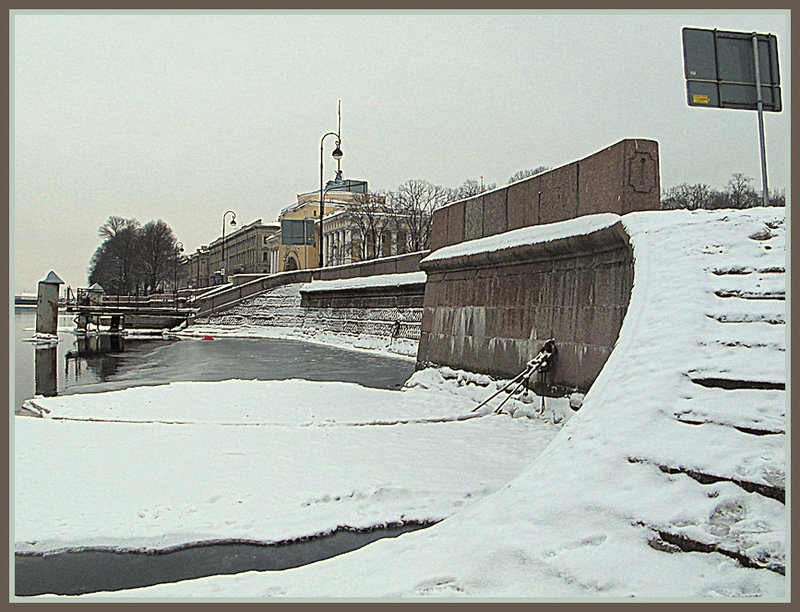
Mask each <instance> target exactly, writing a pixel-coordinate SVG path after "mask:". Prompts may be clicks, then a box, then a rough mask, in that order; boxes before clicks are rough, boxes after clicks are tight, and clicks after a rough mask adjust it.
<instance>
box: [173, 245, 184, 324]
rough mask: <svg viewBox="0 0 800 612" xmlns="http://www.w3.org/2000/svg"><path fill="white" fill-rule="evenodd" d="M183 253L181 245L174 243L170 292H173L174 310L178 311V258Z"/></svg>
mask: <svg viewBox="0 0 800 612" xmlns="http://www.w3.org/2000/svg"><path fill="white" fill-rule="evenodd" d="M181 253H183V243H182V242H176V243H175V263H174V264H173V267H172V269H173V274H172V290H173V291H174V292H175V296H174V302H175V310H178V258H179V257H180V254H181Z"/></svg>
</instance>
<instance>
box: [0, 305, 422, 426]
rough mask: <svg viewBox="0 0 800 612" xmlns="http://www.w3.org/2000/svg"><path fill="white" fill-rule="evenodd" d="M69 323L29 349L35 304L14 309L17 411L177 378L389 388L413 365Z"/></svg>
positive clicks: (282, 345)
mask: <svg viewBox="0 0 800 612" xmlns="http://www.w3.org/2000/svg"><path fill="white" fill-rule="evenodd" d="M72 326H73V323H72V319H71V317H70V316H65V315H61V316H60V317H59V329H60V330H64V331H59V343H58V346H57V347H54V348H50V349H34V345H33V344H32V343H30V342H25V341H24V340H25V339H26V338H30V337H31V336H33V333H34V329H35V311H34V310H32V309H27V310H22V309H17V310H16V311H15V313H14V328H15V335H14V358H15V365H14V370H15V372H14V381H15V389H14V407H15V411H17V412H19V409H20V406H21V405H22V402H23V401H25V400H26V399H29V398H31V397H33V395H34V394H35V393H39V394H41V395H48V396H49V395H63V394H71V393H96V392H100V391H110V390H117V389H125V388H127V387H133V386H139V385H159V384H166V383H169V382H175V381H192V380H194V381H217V380H227V379H230V378H239V379H247V380H249V379H256V380H285V379H288V378H304V379H307V380H314V381H334V380H337V381H343V382H354V383H359V384H362V385H364V386H367V387H376V388H383V389H389V388H396V387H398V386H400V385H402V384H403V382H404V381H405V380H406V379H407V378H408V377H409V376H410V375H411V374H412V372H413V370H414V364H413V362H411V361H409V360H407V359H398V358H392V357H386V356H378V355H371V354H368V353H364V352H358V351H349V350H344V349H340V348H335V347H330V346H324V345H320V344H312V343H307V342H302V341H299V340H274V339H233V338H220V339H216V340H214V341H208V340H200V339H191V338H190V339H182V340H165V339H163V338H161V337H158V336H156V337H155V338H152V339H142V338H135V337H120V336H112V335H99V336H89V337H83V338H79V337H76V336H75V334H73V333H72V332H71V331H66V330H67V329H68V328H69V327H72ZM37 370H38V372H37ZM37 375H38V376H37ZM37 387H38V388H37Z"/></svg>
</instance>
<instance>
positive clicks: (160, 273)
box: [139, 219, 177, 291]
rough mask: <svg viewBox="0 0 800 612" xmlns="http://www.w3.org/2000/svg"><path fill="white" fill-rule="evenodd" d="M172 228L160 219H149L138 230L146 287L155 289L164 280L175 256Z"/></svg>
mask: <svg viewBox="0 0 800 612" xmlns="http://www.w3.org/2000/svg"><path fill="white" fill-rule="evenodd" d="M175 245H176V240H175V235H174V234H173V233H172V228H170V226H169V225H167V224H166V223H164V221H162V220H161V219H159V220H158V221H150V222H148V223H146V224H145V225H144V227H142V229H141V230H140V231H139V248H140V253H141V262H142V269H143V272H144V280H145V285H146V287H149V288H150V291H155V290H156V289H157V288H158V286H159V284H160V283H162V282H164V281H166V280H167V278H168V276H169V273H170V272H171V271H172V268H173V265H174V263H175V261H174V260H175V257H176V256H177V250H176V248H175Z"/></svg>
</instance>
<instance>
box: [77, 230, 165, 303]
mask: <svg viewBox="0 0 800 612" xmlns="http://www.w3.org/2000/svg"><path fill="white" fill-rule="evenodd" d="M97 233H98V235H99V236H100V237H101V238H102V239H103V242H102V244H101V245H100V246H99V247H97V250H95V252H94V255H92V258H91V260H90V262H89V284H90V285H93V284H94V283H98V284H99V285H100V286H101V287H103V289H104V290H105V291H106V293H108V294H112V295H134V294H142V295H145V294H149V293H155V292H159V291H163V290H164V286H165V285H166V284H168V283H170V282H171V281H172V279H173V277H174V272H175V266H176V265H177V264H178V258H179V257H180V252H179V250H178V248H177V245H178V243H177V241H176V240H175V235H174V233H173V232H172V229H171V228H170V227H169V225H167V224H166V223H165V222H164V221H162V220H161V219H159V220H158V221H150V222H148V223H146V224H145V225H143V226H142V225H140V224H139V222H138V221H137V220H136V219H132V218H131V219H125V218H123V217H118V216H114V215H112V216H110V217H109V218H108V220H107V221H106V222H105V223H104V224H103V225H101V226H100V227H99V228H98V230H97Z"/></svg>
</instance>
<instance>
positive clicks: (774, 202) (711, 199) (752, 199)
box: [661, 172, 786, 210]
mask: <svg viewBox="0 0 800 612" xmlns="http://www.w3.org/2000/svg"><path fill="white" fill-rule="evenodd" d="M752 181H753V179H752V178H751V177H749V176H745V175H744V174H742V173H741V172H736V173H734V174H733V175H731V178H730V180H729V181H728V182H727V183H726V185H725V188H724V189H722V190H717V189H713V188H711V187H710V186H709V185H706V184H705V183H695V184H693V185H690V184H689V183H681V184H680V185H675V186H674V187H670V188H669V189H667V190H666V191H664V193H663V194H662V195H661V208H662V209H663V210H673V209H676V208H687V209H689V210H695V209H698V208H708V209H716V208H753V207H755V206H763V203H762V197H761V191H756V190H755V188H754V187H753V186H752V184H751V183H752ZM769 205H770V206H786V193H785V192H784V190H782V189H781V190H780V191H778V190H771V191H770V194H769Z"/></svg>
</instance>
